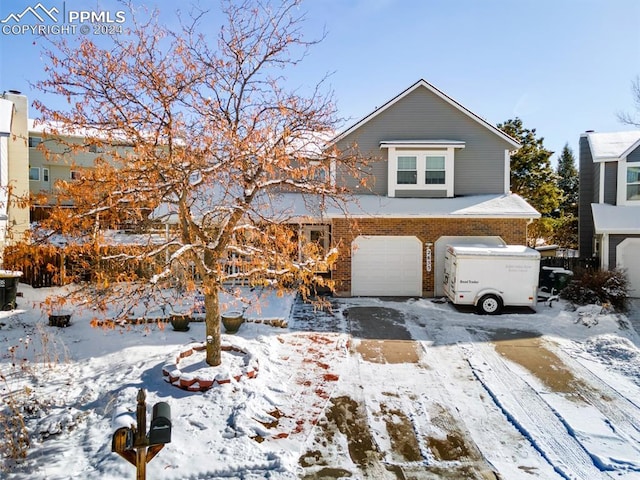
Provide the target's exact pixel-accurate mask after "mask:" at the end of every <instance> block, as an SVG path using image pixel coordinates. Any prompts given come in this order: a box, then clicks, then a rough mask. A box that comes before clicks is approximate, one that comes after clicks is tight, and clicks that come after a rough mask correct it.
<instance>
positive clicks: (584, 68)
mask: <svg viewBox="0 0 640 480" xmlns="http://www.w3.org/2000/svg"><path fill="white" fill-rule="evenodd" d="M38 1H40V3H42V5H43V6H44V7H45V8H52V7H56V8H58V9H59V10H63V9H64V11H67V12H69V11H79V10H84V11H95V12H98V11H109V12H111V13H112V14H114V15H115V12H117V11H118V10H122V5H121V4H119V3H118V2H117V1H116V0H100V1H99V2H97V3H96V2H93V1H89V2H86V1H81V0H66V1H63V0H32V1H24V0H13V1H8V0H2V1H1V3H0V20H4V19H6V18H7V16H8V15H10V14H11V13H15V14H19V13H21V12H22V11H24V8H26V7H28V6H32V7H35V5H37V3H38ZM133 3H134V4H135V5H140V6H141V5H144V6H147V7H149V8H150V9H153V8H157V9H158V10H159V11H160V18H161V19H162V20H163V21H164V22H169V23H170V24H171V25H174V24H175V25H177V21H176V14H175V9H176V3H175V2H172V1H168V0H153V1H152V0H150V1H145V2H133ZM180 4H181V5H182V8H183V9H185V7H186V5H188V3H187V2H180ZM200 5H201V6H203V7H204V8H207V9H210V15H213V16H214V17H215V16H216V15H217V16H219V17H220V16H221V15H220V14H219V13H218V2H217V1H207V0H200ZM300 11H301V12H302V13H305V15H306V20H305V22H304V23H303V29H304V34H305V38H307V39H309V40H311V39H318V38H321V37H322V35H323V32H324V33H325V34H326V36H325V37H324V38H323V39H322V41H320V42H319V43H318V44H316V45H314V46H313V47H312V49H311V50H310V52H309V54H308V56H307V57H306V58H305V59H304V61H303V62H302V63H301V64H300V65H299V66H297V67H296V68H295V69H294V70H293V71H287V73H286V76H287V81H288V82H289V84H290V85H291V86H292V87H298V86H300V87H305V86H310V85H315V84H316V83H317V82H318V81H320V80H321V79H322V78H324V77H325V76H327V75H328V79H327V86H328V88H330V89H331V90H332V91H333V93H334V97H335V100H336V103H337V107H338V112H339V115H340V117H341V118H343V119H345V121H344V124H343V126H344V127H348V126H349V125H351V124H353V123H355V122H356V121H358V120H360V119H361V118H363V117H365V116H366V115H368V114H369V113H371V112H372V111H373V110H374V109H375V108H376V107H378V106H381V105H383V104H384V103H386V102H387V101H388V100H390V99H392V98H393V97H395V96H396V95H397V94H399V93H400V92H402V91H403V90H405V89H406V88H408V87H409V86H411V85H413V84H414V83H415V82H416V81H418V80H420V79H424V80H426V81H427V82H429V83H431V84H432V85H434V86H435V87H436V88H438V89H440V90H442V91H443V92H444V93H446V94H447V95H449V96H450V97H452V98H453V99H455V100H456V101H458V102H459V103H461V104H462V105H464V106H465V107H466V108H468V109H469V110H471V111H473V112H474V113H476V114H477V115H479V116H480V117H483V118H484V119H486V120H487V121H488V122H490V123H492V124H494V125H495V124H498V123H502V122H504V121H506V120H509V119H512V118H515V117H519V118H521V119H522V121H523V124H524V126H525V128H528V129H536V133H537V135H538V136H539V137H543V138H544V145H545V147H546V148H547V149H549V150H552V151H554V152H556V153H555V154H554V156H553V157H552V158H553V160H554V163H555V159H556V158H557V156H558V155H559V154H560V152H561V151H562V148H563V147H564V145H565V144H568V145H569V147H571V148H572V150H573V152H574V155H575V156H576V161H577V155H578V141H579V137H580V134H581V133H582V132H584V131H585V130H595V131H600V132H610V131H618V130H628V129H631V128H633V127H631V126H629V125H625V124H623V123H621V122H620V120H619V118H618V114H619V113H621V112H630V113H635V112H636V111H635V110H634V102H633V93H632V90H631V85H632V81H633V80H634V78H636V77H637V76H638V75H640V28H638V18H640V2H638V1H637V0H306V1H305V0H303V2H302V5H301V7H300ZM128 21H130V19H128V18H127V19H126V21H125V22H124V25H127V22H128ZM7 23H10V22H7ZM7 23H5V25H6V24H7ZM14 23H15V22H14ZM213 23H215V22H213ZM61 35H64V34H61ZM43 44H44V42H43V41H42V39H41V38H40V37H38V36H37V35H34V34H33V33H31V32H26V33H25V34H14V33H12V32H11V31H9V32H5V31H2V33H1V34H0V91H6V90H19V91H21V92H22V93H24V94H26V95H27V96H28V97H29V99H30V100H34V99H39V100H42V99H43V98H42V93H41V92H38V91H37V90H36V89H35V88H34V87H33V83H34V82H35V81H37V80H39V79H42V78H44V64H43V60H42V58H41V49H42V47H43ZM50 101H54V102H55V101H56V100H53V99H51V100H50V99H47V102H50ZM637 113H638V115H639V116H640V112H637ZM31 116H36V112H35V110H32V112H31Z"/></svg>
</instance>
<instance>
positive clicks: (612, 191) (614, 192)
mask: <svg viewBox="0 0 640 480" xmlns="http://www.w3.org/2000/svg"><path fill="white" fill-rule="evenodd" d="M579 159H580V160H579V161H580V200H579V210H578V217H579V225H580V227H579V228H580V230H579V236H580V256H582V257H591V256H597V257H599V259H600V267H601V268H603V269H615V268H618V269H624V270H625V271H626V274H627V277H628V279H629V288H630V292H629V294H630V296H632V297H640V130H632V131H623V132H612V133H599V132H593V131H588V132H585V133H583V134H582V135H581V136H580V154H579Z"/></svg>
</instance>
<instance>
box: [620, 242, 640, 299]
mask: <svg viewBox="0 0 640 480" xmlns="http://www.w3.org/2000/svg"><path fill="white" fill-rule="evenodd" d="M616 259H617V267H618V268H624V269H625V270H626V273H627V278H628V279H629V296H630V297H634V298H640V238H627V239H625V240H623V241H622V242H620V245H618V246H617V247H616Z"/></svg>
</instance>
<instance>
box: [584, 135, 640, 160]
mask: <svg viewBox="0 0 640 480" xmlns="http://www.w3.org/2000/svg"><path fill="white" fill-rule="evenodd" d="M583 136H586V137H587V140H588V142H589V148H590V149H591V157H592V158H593V161H594V162H606V161H615V160H620V159H621V158H624V157H626V156H627V155H629V154H630V153H631V152H633V151H634V150H635V149H636V148H637V147H638V146H640V130H628V131H623V132H608V133H604V132H603V133H601V132H586V133H583Z"/></svg>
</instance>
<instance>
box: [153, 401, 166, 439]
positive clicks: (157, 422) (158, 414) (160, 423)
mask: <svg viewBox="0 0 640 480" xmlns="http://www.w3.org/2000/svg"><path fill="white" fill-rule="evenodd" d="M170 442H171V407H170V406H169V404H168V403H167V402H158V403H156V404H155V405H154V406H153V414H152V416H151V428H149V445H159V444H164V443H170Z"/></svg>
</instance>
